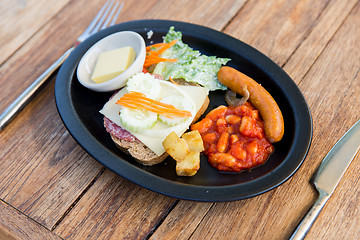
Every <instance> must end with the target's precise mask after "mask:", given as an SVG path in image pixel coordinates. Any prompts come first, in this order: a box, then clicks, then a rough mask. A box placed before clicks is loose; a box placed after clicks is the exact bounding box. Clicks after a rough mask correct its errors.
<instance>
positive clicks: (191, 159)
mask: <svg viewBox="0 0 360 240" xmlns="http://www.w3.org/2000/svg"><path fill="white" fill-rule="evenodd" d="M199 169H200V152H197V151H191V152H190V153H189V154H188V155H186V158H185V159H184V160H182V161H178V162H176V174H177V175H178V176H194V175H195V174H196V173H197V171H198V170H199Z"/></svg>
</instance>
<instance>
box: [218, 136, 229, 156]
mask: <svg viewBox="0 0 360 240" xmlns="http://www.w3.org/2000/svg"><path fill="white" fill-rule="evenodd" d="M229 137H230V134H229V133H227V132H223V133H222V134H221V135H220V137H219V140H218V142H217V144H216V147H217V150H218V151H219V152H225V150H226V149H227V147H228V145H229Z"/></svg>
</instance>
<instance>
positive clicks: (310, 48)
mask: <svg viewBox="0 0 360 240" xmlns="http://www.w3.org/2000/svg"><path fill="white" fill-rule="evenodd" d="M357 2H358V1H357V0H353V1H342V0H337V1H330V2H329V4H328V5H327V6H326V8H325V9H324V11H323V13H322V14H321V16H320V17H319V19H318V20H317V21H316V22H315V23H314V25H313V26H312V29H311V32H310V33H309V35H308V36H307V37H306V38H305V39H304V41H303V42H302V43H301V45H300V46H299V47H298V48H297V49H296V51H295V52H294V54H293V55H292V56H291V58H290V59H289V60H288V61H287V62H286V63H285V65H284V70H285V71H286V72H287V73H288V74H289V75H290V76H291V77H292V78H293V79H294V81H295V82H296V83H298V82H299V81H301V79H302V78H303V77H304V75H305V74H306V72H307V71H308V70H309V68H310V66H311V65H312V64H313V63H314V62H315V61H316V59H317V58H318V56H319V55H320V54H321V52H322V51H323V49H324V48H325V47H326V44H327V43H328V42H329V40H330V39H331V38H332V37H333V36H334V34H335V32H336V31H337V30H338V29H339V27H340V25H341V24H342V23H343V21H344V19H345V18H346V17H347V16H348V15H349V13H350V11H351V10H352V9H353V8H354V6H355V4H356V3H357Z"/></svg>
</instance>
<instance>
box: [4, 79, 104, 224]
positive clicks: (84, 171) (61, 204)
mask: <svg viewBox="0 0 360 240" xmlns="http://www.w3.org/2000/svg"><path fill="white" fill-rule="evenodd" d="M53 92H54V82H52V83H51V84H49V85H47V86H46V87H45V88H44V89H43V91H42V94H40V95H39V96H37V97H36V98H35V99H34V100H33V101H32V102H31V103H30V105H29V108H27V109H25V110H24V111H23V112H22V113H21V114H20V115H19V117H18V118H16V119H15V121H14V122H13V123H12V124H11V125H9V126H8V127H7V128H6V129H5V130H4V131H3V132H1V137H0V145H1V146H3V147H2V148H1V150H0V158H1V161H0V169H1V170H0V198H2V199H3V200H4V201H6V202H7V203H9V204H11V205H12V206H14V207H16V208H17V209H18V210H20V211H22V212H23V213H25V214H26V215H28V216H30V217H31V218H33V219H34V220H35V221H37V222H39V223H41V224H42V225H44V226H46V227H47V228H51V227H52V226H53V225H54V224H55V223H56V222H57V221H58V220H59V219H60V218H61V217H62V215H63V214H64V213H65V212H66V211H67V209H68V208H69V207H70V206H71V204H72V203H73V202H74V201H75V200H76V198H77V197H78V196H79V195H80V194H81V193H82V192H83V191H84V190H85V189H86V188H87V186H88V185H89V184H90V183H91V181H92V180H93V179H94V178H95V177H96V175H97V174H98V173H99V172H100V171H101V169H102V168H103V167H102V165H100V164H99V163H98V162H96V161H95V160H94V159H92V158H91V157H90V156H89V155H88V154H87V153H85V152H84V150H82V148H80V147H79V146H78V145H77V144H76V142H75V141H74V140H73V139H72V138H71V137H70V136H69V134H68V132H67V131H66V129H65V128H64V126H63V124H62V122H61V120H60V118H59V116H58V114H57V112H56V106H55V101H54V96H53Z"/></svg>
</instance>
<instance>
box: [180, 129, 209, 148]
mask: <svg viewBox="0 0 360 240" xmlns="http://www.w3.org/2000/svg"><path fill="white" fill-rule="evenodd" d="M181 138H183V139H185V140H186V142H187V144H188V146H189V149H190V151H198V152H202V151H204V143H203V140H202V138H201V135H200V133H199V131H197V130H194V131H191V132H187V133H184V134H183V135H182V136H181Z"/></svg>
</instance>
